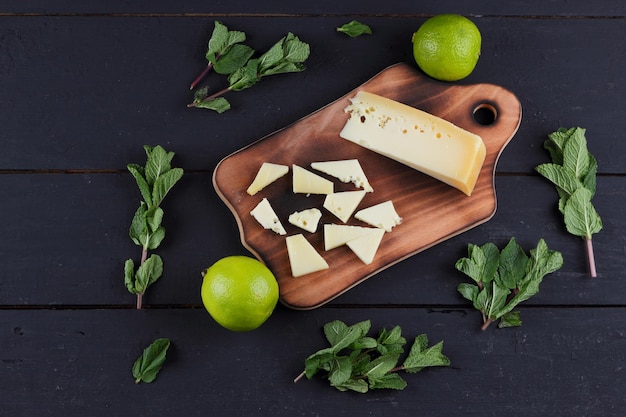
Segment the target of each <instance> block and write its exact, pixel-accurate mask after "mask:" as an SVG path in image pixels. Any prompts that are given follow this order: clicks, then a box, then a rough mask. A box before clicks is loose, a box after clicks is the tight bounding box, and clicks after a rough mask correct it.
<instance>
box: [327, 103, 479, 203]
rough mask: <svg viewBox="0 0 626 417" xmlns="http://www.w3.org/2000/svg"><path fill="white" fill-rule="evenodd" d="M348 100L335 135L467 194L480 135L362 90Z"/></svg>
mask: <svg viewBox="0 0 626 417" xmlns="http://www.w3.org/2000/svg"><path fill="white" fill-rule="evenodd" d="M350 101H351V104H350V105H349V106H347V107H346V109H345V111H346V112H348V113H350V118H349V119H348V121H347V122H346V124H345V126H344V127H343V129H342V130H341V132H340V133H339V136H341V137H342V138H344V139H346V140H349V141H351V142H354V143H356V144H358V145H361V146H363V147H365V148H367V149H370V150H372V151H374V152H377V153H379V154H381V155H385V156H387V157H389V158H392V159H394V160H396V161H398V162H401V163H403V164H405V165H407V166H410V167H412V168H414V169H417V170H418V171H420V172H423V173H425V174H427V175H430V176H432V177H434V178H436V179H438V180H440V181H443V182H444V183H446V184H448V185H451V186H452V187H455V188H458V189H459V190H461V191H462V192H464V193H465V194H467V195H471V194H472V191H473V190H474V186H475V185H476V181H477V179H478V175H479V174H480V170H481V168H482V166H483V162H484V161H485V154H486V149H485V144H484V143H483V140H482V139H481V137H480V136H478V135H475V134H473V133H470V132H468V131H466V130H464V129H461V128H460V127H458V126H456V125H454V124H452V123H450V122H448V121H446V120H443V119H441V118H439V117H436V116H433V115H432V114H429V113H426V112H424V111H421V110H418V109H416V108H413V107H410V106H407V105H405V104H402V103H398V102H397V101H393V100H390V99H387V98H384V97H381V96H378V95H375V94H371V93H368V92H365V91H359V92H358V93H357V94H356V95H355V96H354V97H353V98H351V99H350Z"/></svg>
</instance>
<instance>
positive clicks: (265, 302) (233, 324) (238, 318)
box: [201, 256, 278, 332]
mask: <svg viewBox="0 0 626 417" xmlns="http://www.w3.org/2000/svg"><path fill="white" fill-rule="evenodd" d="M201 295H202V302H203V304H204V307H205V308H206V309H207V311H208V312H209V314H210V315H211V317H213V319H214V320H215V321H216V322H218V323H219V324H220V325H222V326H223V327H225V328H227V329H229V330H232V331H236V332H245V331H249V330H254V329H256V328H258V327H259V326H260V325H261V324H263V323H264V322H265V321H266V320H267V319H268V318H269V316H270V315H271V314H272V312H273V311H274V308H275V307H276V303H277V302H278V282H276V278H275V277H274V274H272V272H271V271H270V270H269V269H268V268H267V267H266V266H265V265H264V264H263V263H261V262H259V261H258V260H256V259H253V258H250V257H247V256H227V257H226V258H222V259H220V260H219V261H217V262H215V263H214V264H213V265H212V266H211V267H210V268H209V269H207V270H206V271H204V272H203V280H202V290H201Z"/></svg>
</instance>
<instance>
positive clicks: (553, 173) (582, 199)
mask: <svg viewBox="0 0 626 417" xmlns="http://www.w3.org/2000/svg"><path fill="white" fill-rule="evenodd" d="M544 148H545V149H546V150H547V151H548V152H549V153H550V158H551V159H552V163H551V164H541V165H539V166H537V167H536V170H537V172H539V174H541V175H542V176H544V177H545V178H547V179H548V180H550V181H551V182H552V183H554V184H555V185H556V188H557V193H558V196H559V200H558V209H559V211H560V212H561V213H562V214H563V220H564V223H565V228H566V229H567V231H568V232H569V233H571V234H573V235H576V236H581V237H583V238H584V239H585V241H586V248H587V259H588V264H589V272H590V275H591V276H592V277H595V276H596V275H597V273H596V267H595V261H594V258H595V256H594V254H593V246H592V244H591V238H592V235H593V234H595V233H598V232H599V231H600V230H602V220H601V219H600V215H599V214H598V213H597V212H596V210H595V208H594V207H593V205H592V203H591V199H592V198H593V196H594V195H595V192H596V174H597V171H598V161H597V160H596V159H595V158H594V156H593V155H591V153H589V151H588V150H587V139H586V137H585V129H583V128H580V127H573V128H570V129H563V128H560V129H558V130H557V131H556V132H552V133H551V134H550V135H548V139H547V140H546V141H545V142H544Z"/></svg>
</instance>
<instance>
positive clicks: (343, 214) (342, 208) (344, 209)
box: [323, 191, 365, 223]
mask: <svg viewBox="0 0 626 417" xmlns="http://www.w3.org/2000/svg"><path fill="white" fill-rule="evenodd" d="M363 197H365V191H343V192H339V193H332V194H328V195H327V196H326V198H325V199H324V206H323V207H324V208H325V209H326V210H328V211H330V212H331V213H333V214H334V215H335V216H337V218H338V219H339V220H341V221H342V222H344V223H346V222H347V221H348V220H349V219H350V216H352V213H354V210H356V208H357V206H358V205H359V203H360V202H361V200H363Z"/></svg>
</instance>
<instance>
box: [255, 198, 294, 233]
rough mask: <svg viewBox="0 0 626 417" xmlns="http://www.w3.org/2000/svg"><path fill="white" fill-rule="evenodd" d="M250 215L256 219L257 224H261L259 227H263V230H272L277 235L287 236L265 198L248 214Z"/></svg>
mask: <svg viewBox="0 0 626 417" xmlns="http://www.w3.org/2000/svg"><path fill="white" fill-rule="evenodd" d="M250 214H251V215H252V217H254V218H255V219H256V221H257V222H259V224H261V226H263V228H264V229H268V230H272V231H273V232H275V233H278V234H279V235H286V234H287V232H286V231H285V229H284V228H283V225H282V223H281V222H280V220H279V219H278V216H277V215H276V212H275V211H274V209H273V208H272V206H271V204H270V202H269V201H268V200H267V198H264V199H263V200H261V201H260V202H259V204H257V205H256V207H255V208H254V209H253V210H252V211H251V212H250Z"/></svg>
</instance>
